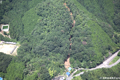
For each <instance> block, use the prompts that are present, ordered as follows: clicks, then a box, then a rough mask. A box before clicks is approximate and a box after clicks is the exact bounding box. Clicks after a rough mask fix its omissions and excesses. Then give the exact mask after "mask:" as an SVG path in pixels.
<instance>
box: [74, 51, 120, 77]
mask: <svg viewBox="0 0 120 80" xmlns="http://www.w3.org/2000/svg"><path fill="white" fill-rule="evenodd" d="M118 52H120V50H118V51H117V52H115V53H114V54H113V55H112V56H111V57H109V58H108V59H107V60H105V61H104V62H103V63H102V64H100V65H99V66H97V67H95V68H91V69H84V70H95V69H99V68H111V67H113V66H115V65H117V64H118V63H119V62H120V59H118V60H117V61H116V62H115V63H113V64H111V65H109V63H110V62H111V61H112V60H113V59H114V58H115V57H116V56H117V55H118ZM83 73H84V72H81V73H79V74H76V75H75V76H80V75H81V74H83ZM75 76H74V77H75Z"/></svg>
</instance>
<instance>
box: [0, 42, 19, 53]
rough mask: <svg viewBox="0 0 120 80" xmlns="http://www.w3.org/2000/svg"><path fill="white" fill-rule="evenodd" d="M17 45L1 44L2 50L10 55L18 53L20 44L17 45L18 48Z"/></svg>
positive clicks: (0, 48) (0, 49)
mask: <svg viewBox="0 0 120 80" xmlns="http://www.w3.org/2000/svg"><path fill="white" fill-rule="evenodd" d="M15 47H16V45H12V44H2V45H0V52H3V53H5V54H9V55H17V49H18V47H19V46H17V47H16V48H15ZM14 48H15V50H14ZM13 50H14V51H13ZM12 51H13V53H12V54H11V52H12Z"/></svg>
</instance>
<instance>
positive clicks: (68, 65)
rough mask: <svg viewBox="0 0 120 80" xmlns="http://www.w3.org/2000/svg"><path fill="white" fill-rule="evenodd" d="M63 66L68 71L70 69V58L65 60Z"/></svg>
mask: <svg viewBox="0 0 120 80" xmlns="http://www.w3.org/2000/svg"><path fill="white" fill-rule="evenodd" d="M64 66H65V68H66V69H68V68H69V67H70V56H68V57H67V60H65V62H64Z"/></svg>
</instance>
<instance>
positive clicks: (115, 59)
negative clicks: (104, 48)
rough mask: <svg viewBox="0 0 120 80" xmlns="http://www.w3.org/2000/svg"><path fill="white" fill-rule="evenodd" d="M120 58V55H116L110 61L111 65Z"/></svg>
mask: <svg viewBox="0 0 120 80" xmlns="http://www.w3.org/2000/svg"><path fill="white" fill-rule="evenodd" d="M119 58H120V57H119V56H116V57H115V58H114V59H113V60H112V61H111V62H110V63H109V65H111V64H113V63H115V62H116V61H117V60H118V59H119Z"/></svg>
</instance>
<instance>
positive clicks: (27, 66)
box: [0, 0, 120, 80]
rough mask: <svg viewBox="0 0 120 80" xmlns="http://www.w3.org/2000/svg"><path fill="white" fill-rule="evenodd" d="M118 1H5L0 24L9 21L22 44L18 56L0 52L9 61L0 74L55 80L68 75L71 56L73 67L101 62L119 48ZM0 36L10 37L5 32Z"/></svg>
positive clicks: (22, 79)
mask: <svg viewBox="0 0 120 80" xmlns="http://www.w3.org/2000/svg"><path fill="white" fill-rule="evenodd" d="M64 3H66V4H67V6H68V7H69V8H70V11H68V10H67V8H66V7H65V6H64V5H63V4H64ZM119 4H120V0H59V1H58V0H54V1H53V0H20V1H18V0H4V1H3V3H2V4H0V24H3V23H9V25H10V36H11V38H12V39H15V40H16V41H18V42H20V45H21V46H20V48H19V49H18V51H17V53H18V55H17V56H15V57H12V58H11V56H7V55H3V54H0V60H3V63H6V65H5V67H4V69H3V70H4V71H2V68H3V67H1V69H0V76H1V77H3V78H5V79H6V80H11V79H12V80H51V79H52V78H53V77H55V76H57V75H58V74H63V72H64V70H65V68H64V60H66V58H67V55H68V54H70V63H71V66H72V67H83V68H92V67H95V66H96V65H99V64H100V63H102V62H103V60H105V59H106V58H107V57H109V56H110V54H109V53H114V52H115V51H117V50H118V49H119V48H120V35H119V33H120V32H119V31H120V27H119V26H120V22H119V19H120V5H119ZM70 12H72V14H73V19H74V20H75V22H76V23H75V26H74V27H72V23H73V21H72V19H71V16H70ZM70 36H71V41H69V38H70ZM0 40H4V41H11V40H10V39H8V38H5V37H3V36H2V35H0ZM71 42H72V45H71V50H69V48H70V43H71ZM1 55H3V56H5V57H8V58H5V59H7V60H4V59H3V58H2V56H1ZM1 64H2V63H1ZM13 67H14V68H13ZM12 75H14V76H12ZM83 78H84V77H83Z"/></svg>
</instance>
